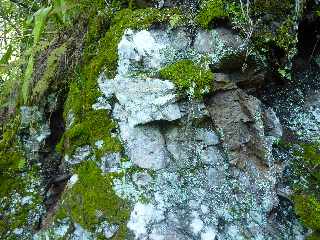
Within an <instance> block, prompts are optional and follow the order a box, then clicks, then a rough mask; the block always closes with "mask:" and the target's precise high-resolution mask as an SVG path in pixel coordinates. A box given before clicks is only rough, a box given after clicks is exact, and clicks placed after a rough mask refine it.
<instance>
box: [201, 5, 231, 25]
mask: <svg viewBox="0 0 320 240" xmlns="http://www.w3.org/2000/svg"><path fill="white" fill-rule="evenodd" d="M227 16H228V14H227V12H226V11H225V6H224V1H223V0H202V1H201V5H200V11H199V13H198V15H197V16H196V22H197V23H198V24H199V25H200V26H201V27H203V28H208V27H209V24H210V23H211V22H212V21H214V20H216V19H223V18H226V17H227Z"/></svg>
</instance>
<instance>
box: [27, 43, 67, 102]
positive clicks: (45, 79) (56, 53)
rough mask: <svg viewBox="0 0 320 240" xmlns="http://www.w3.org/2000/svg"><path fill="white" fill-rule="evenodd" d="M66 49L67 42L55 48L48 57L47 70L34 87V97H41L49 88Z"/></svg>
mask: <svg viewBox="0 0 320 240" xmlns="http://www.w3.org/2000/svg"><path fill="white" fill-rule="evenodd" d="M66 50H67V49H66V44H62V45H61V46H60V47H58V48H56V49H54V50H53V51H52V52H51V53H50V55H49V57H48V59H47V66H46V70H45V71H44V73H43V76H42V78H41V79H40V80H39V81H38V82H37V83H36V85H35V87H34V89H33V90H32V94H33V96H32V97H33V98H38V99H39V98H41V97H42V95H43V94H44V93H45V91H46V90H47V89H48V87H49V84H50V81H51V80H52V79H53V76H54V75H55V73H56V72H57V68H58V66H59V60H60V58H61V57H62V56H63V55H64V53H65V52H66Z"/></svg>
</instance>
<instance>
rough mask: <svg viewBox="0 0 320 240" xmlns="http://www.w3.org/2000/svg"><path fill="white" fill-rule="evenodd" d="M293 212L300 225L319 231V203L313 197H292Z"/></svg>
mask: <svg viewBox="0 0 320 240" xmlns="http://www.w3.org/2000/svg"><path fill="white" fill-rule="evenodd" d="M294 202H295V211H296V213H297V215H298V216H299V217H300V219H301V221H302V223H303V224H304V225H305V226H306V227H308V228H311V229H313V230H316V231H320V201H319V200H318V199H317V198H316V197H315V196H306V195H296V196H294Z"/></svg>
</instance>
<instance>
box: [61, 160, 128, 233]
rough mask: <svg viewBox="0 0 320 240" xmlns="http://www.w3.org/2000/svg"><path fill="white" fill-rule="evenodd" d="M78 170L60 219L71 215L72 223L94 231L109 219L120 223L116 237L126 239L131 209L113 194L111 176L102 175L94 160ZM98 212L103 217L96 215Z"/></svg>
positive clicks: (63, 199)
mask: <svg viewBox="0 0 320 240" xmlns="http://www.w3.org/2000/svg"><path fill="white" fill-rule="evenodd" d="M75 172H76V173H77V174H78V176H79V180H78V182H77V183H76V184H75V185H74V186H73V187H72V188H71V189H70V190H69V191H67V192H66V193H65V194H64V196H63V197H62V201H61V204H60V209H59V211H58V213H57V218H58V219H59V218H60V219H63V218H64V217H66V216H68V217H70V218H71V219H72V220H73V222H76V223H79V224H81V225H82V226H83V227H84V228H85V229H88V230H90V231H92V232H94V230H95V228H96V227H97V225H98V224H99V223H100V222H101V221H103V219H106V220H107V221H108V222H109V223H111V224H117V225H119V226H120V229H119V231H118V232H117V234H116V236H115V237H114V238H113V239H125V236H126V222H127V220H128V218H129V215H130V211H129V208H128V205H127V203H126V202H125V201H123V200H122V199H120V198H119V197H117V196H116V194H115V193H114V191H113V189H112V176H111V175H106V176H103V175H102V173H101V170H100V169H99V168H98V167H97V166H96V163H95V162H93V161H88V162H84V163H83V164H81V166H79V168H78V169H77V170H76V171H75ZM97 211H99V212H101V213H102V214H101V215H102V216H97V215H98V214H97Z"/></svg>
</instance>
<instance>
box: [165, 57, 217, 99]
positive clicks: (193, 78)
mask: <svg viewBox="0 0 320 240" xmlns="http://www.w3.org/2000/svg"><path fill="white" fill-rule="evenodd" d="M159 74H160V77H161V78H163V79H168V80H171V81H173V82H174V83H175V84H176V86H177V88H178V89H179V90H180V91H184V92H186V91H189V92H190V93H191V95H193V96H195V97H198V98H199V97H201V96H203V95H204V94H205V93H208V92H210V91H211V90H212V89H213V78H214V76H213V73H212V72H211V71H210V70H208V69H204V68H202V67H201V66H200V65H198V64H195V63H193V62H192V61H191V60H181V61H178V62H176V63H174V64H171V65H169V66H167V67H165V68H163V69H161V70H160V72H159Z"/></svg>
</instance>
